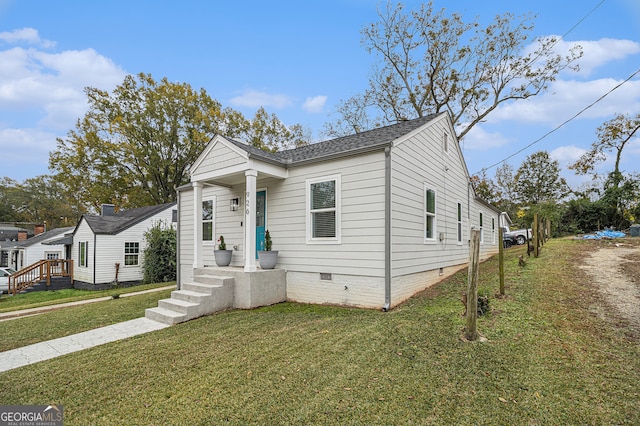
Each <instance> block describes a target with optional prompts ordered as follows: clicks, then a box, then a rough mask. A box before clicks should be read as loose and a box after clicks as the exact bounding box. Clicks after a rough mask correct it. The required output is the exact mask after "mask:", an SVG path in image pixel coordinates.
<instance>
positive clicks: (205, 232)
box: [202, 200, 214, 241]
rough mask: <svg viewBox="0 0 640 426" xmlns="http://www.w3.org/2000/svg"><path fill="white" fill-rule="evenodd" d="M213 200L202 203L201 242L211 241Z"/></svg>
mask: <svg viewBox="0 0 640 426" xmlns="http://www.w3.org/2000/svg"><path fill="white" fill-rule="evenodd" d="M213 207H214V203H213V200H204V201H203V202H202V241H213Z"/></svg>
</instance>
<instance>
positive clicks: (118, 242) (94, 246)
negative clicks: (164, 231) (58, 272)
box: [72, 206, 176, 284]
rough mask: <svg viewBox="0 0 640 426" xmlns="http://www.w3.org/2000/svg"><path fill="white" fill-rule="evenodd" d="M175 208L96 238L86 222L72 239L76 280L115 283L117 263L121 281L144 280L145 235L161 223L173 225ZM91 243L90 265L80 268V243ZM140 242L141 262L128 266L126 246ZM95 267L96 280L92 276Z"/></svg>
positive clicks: (82, 223) (92, 282)
mask: <svg viewBox="0 0 640 426" xmlns="http://www.w3.org/2000/svg"><path fill="white" fill-rule="evenodd" d="M175 208H176V207H175V206H172V207H169V208H167V209H165V210H163V211H162V212H160V213H158V214H156V215H154V216H152V217H150V218H148V219H145V220H143V221H142V222H140V223H137V224H136V225H133V226H132V227H130V228H127V229H125V230H124V231H122V232H120V233H119V234H116V235H103V234H98V235H95V240H94V235H93V233H92V231H91V229H90V228H89V226H88V225H87V224H86V221H85V220H84V219H83V220H82V222H81V224H80V226H79V227H78V229H77V231H76V233H75V235H74V237H73V250H72V258H73V260H74V279H75V280H78V281H84V282H87V283H91V284H106V283H110V282H113V281H115V278H116V263H119V264H120V267H119V272H118V281H119V282H126V281H140V280H142V278H143V273H142V262H143V261H144V256H143V252H144V248H145V241H144V233H145V232H146V231H147V230H149V229H150V228H151V227H153V226H154V225H155V224H157V223H158V222H160V221H161V222H162V223H164V224H168V225H170V224H171V219H172V210H174V209H175ZM80 241H88V242H89V248H88V253H87V255H88V266H87V267H86V268H84V267H81V266H80V259H79V248H78V247H79V243H80ZM125 242H137V243H139V248H140V251H139V259H138V265H136V266H125V264H124V263H125V262H124V245H125V244H124V243H125ZM94 266H95V278H94V276H93V271H94Z"/></svg>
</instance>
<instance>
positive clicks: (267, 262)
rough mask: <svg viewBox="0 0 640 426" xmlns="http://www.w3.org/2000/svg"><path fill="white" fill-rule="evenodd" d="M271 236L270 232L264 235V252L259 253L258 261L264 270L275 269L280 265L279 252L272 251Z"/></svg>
mask: <svg viewBox="0 0 640 426" xmlns="http://www.w3.org/2000/svg"><path fill="white" fill-rule="evenodd" d="M272 244H273V243H272V242H271V234H270V233H269V230H268V229H267V231H266V232H265V233H264V248H265V250H264V251H258V260H259V261H260V267H261V268H262V269H273V268H275V267H276V263H278V250H271V246H272Z"/></svg>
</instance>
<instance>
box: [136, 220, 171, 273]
mask: <svg viewBox="0 0 640 426" xmlns="http://www.w3.org/2000/svg"><path fill="white" fill-rule="evenodd" d="M144 239H145V241H146V247H145V249H144V260H143V263H142V269H143V271H144V277H143V282H144V283H160V282H169V281H175V280H176V245H177V235H176V230H175V229H173V228H172V227H167V226H164V224H163V223H158V224H157V225H155V226H154V227H153V228H151V229H149V230H148V231H147V232H145V233H144Z"/></svg>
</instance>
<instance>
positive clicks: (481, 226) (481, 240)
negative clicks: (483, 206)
mask: <svg viewBox="0 0 640 426" xmlns="http://www.w3.org/2000/svg"><path fill="white" fill-rule="evenodd" d="M482 219H483V217H482V212H480V244H482V243H484V227H483V223H482Z"/></svg>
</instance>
